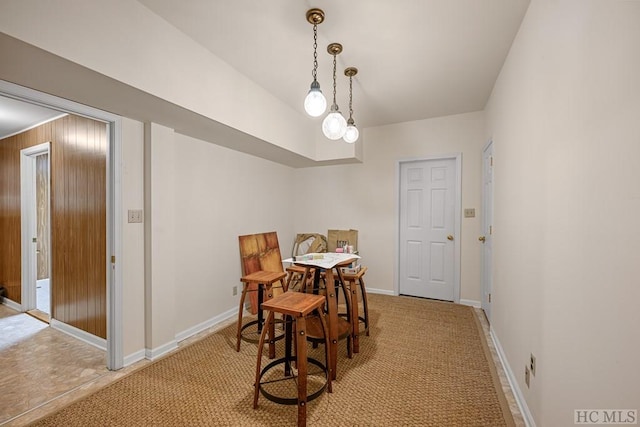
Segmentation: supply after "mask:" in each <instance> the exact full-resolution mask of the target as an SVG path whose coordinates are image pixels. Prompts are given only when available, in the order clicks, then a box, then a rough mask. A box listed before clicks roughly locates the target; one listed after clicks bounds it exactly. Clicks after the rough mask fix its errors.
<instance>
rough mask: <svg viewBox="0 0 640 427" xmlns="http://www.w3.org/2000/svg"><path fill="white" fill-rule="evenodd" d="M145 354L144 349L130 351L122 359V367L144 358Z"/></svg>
mask: <svg viewBox="0 0 640 427" xmlns="http://www.w3.org/2000/svg"><path fill="white" fill-rule="evenodd" d="M145 356H146V352H145V351H144V350H139V351H136V352H135V353H131V354H129V355H127V356H125V357H124V359H123V361H122V367H125V366H129V365H133V364H134V363H136V362H139V361H141V360H144V359H145Z"/></svg>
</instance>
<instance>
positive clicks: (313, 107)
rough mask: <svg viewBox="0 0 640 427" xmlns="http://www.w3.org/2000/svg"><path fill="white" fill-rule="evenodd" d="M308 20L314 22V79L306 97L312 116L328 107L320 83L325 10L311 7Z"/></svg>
mask: <svg viewBox="0 0 640 427" xmlns="http://www.w3.org/2000/svg"><path fill="white" fill-rule="evenodd" d="M307 21H309V23H310V24H313V72H312V76H313V81H312V82H311V88H310V89H309V93H307V96H306V98H305V99H304V110H305V111H306V112H307V114H308V115H310V116H311V117H320V116H321V115H322V114H324V112H325V110H326V109H327V99H326V98H325V97H324V95H323V94H322V91H321V90H320V83H318V79H317V74H318V24H321V23H322V22H323V21H324V12H323V11H322V10H321V9H309V10H308V11H307Z"/></svg>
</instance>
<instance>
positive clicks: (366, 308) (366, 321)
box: [360, 277, 369, 336]
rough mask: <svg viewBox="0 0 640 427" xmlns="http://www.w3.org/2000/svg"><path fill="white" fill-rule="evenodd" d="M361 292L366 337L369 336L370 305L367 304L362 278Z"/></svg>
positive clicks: (361, 279)
mask: <svg viewBox="0 0 640 427" xmlns="http://www.w3.org/2000/svg"><path fill="white" fill-rule="evenodd" d="M360 291H362V306H363V307H364V327H365V329H366V330H367V332H366V335H367V336H369V305H368V304H367V291H366V290H365V287H364V279H363V278H362V277H360Z"/></svg>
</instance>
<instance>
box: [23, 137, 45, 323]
mask: <svg viewBox="0 0 640 427" xmlns="http://www.w3.org/2000/svg"><path fill="white" fill-rule="evenodd" d="M50 147H51V144H50V142H43V143H42V144H38V145H34V146H33V147H28V148H24V149H22V150H20V235H21V242H20V248H21V249H20V253H21V255H22V266H21V269H22V270H21V271H22V274H21V290H22V292H21V295H22V298H21V300H22V301H21V305H22V310H23V311H27V310H33V309H34V308H36V307H37V300H36V279H37V268H36V267H37V255H36V250H35V248H34V241H33V239H34V237H35V236H37V235H38V233H37V219H38V215H37V212H36V202H35V200H36V157H37V156H39V155H42V154H49V153H50ZM49 161H51V157H49ZM49 170H50V169H49ZM49 173H50V172H48V174H49ZM47 178H48V177H47ZM47 180H48V179H47ZM47 205H49V207H50V205H51V201H50V200H47ZM47 212H51V210H50V209H47ZM48 242H49V248H48V249H47V253H49V254H50V253H51V247H50V245H51V239H49V240H48ZM48 259H49V260H50V259H51V258H50V257H49V258H48ZM48 263H49V266H48V268H47V271H51V262H50V261H49V262H48Z"/></svg>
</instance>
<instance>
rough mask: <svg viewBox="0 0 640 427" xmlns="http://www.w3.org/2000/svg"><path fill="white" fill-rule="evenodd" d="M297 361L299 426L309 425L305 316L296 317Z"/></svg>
mask: <svg viewBox="0 0 640 427" xmlns="http://www.w3.org/2000/svg"><path fill="white" fill-rule="evenodd" d="M296 334H297V335H300V337H298V340H297V342H296V361H297V365H298V426H306V425H307V339H306V335H307V326H306V320H305V318H304V317H303V316H299V317H296Z"/></svg>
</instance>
